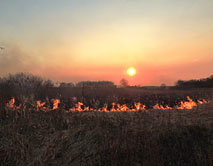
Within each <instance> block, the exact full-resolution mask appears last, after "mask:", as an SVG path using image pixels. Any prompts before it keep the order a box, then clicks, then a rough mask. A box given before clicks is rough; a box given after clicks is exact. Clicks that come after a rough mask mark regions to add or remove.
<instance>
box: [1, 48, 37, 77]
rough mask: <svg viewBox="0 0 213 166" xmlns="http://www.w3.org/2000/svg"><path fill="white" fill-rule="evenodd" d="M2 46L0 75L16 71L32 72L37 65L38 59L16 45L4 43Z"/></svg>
mask: <svg viewBox="0 0 213 166" xmlns="http://www.w3.org/2000/svg"><path fill="white" fill-rule="evenodd" d="M4 48H5V49H3V50H1V51H0V76H1V75H5V74H8V73H16V72H34V71H35V70H36V69H37V68H38V67H39V66H38V64H39V63H38V59H37V58H36V57H35V56H33V55H29V54H28V53H27V52H26V51H24V50H23V49H22V48H21V47H19V46H18V45H14V44H4Z"/></svg>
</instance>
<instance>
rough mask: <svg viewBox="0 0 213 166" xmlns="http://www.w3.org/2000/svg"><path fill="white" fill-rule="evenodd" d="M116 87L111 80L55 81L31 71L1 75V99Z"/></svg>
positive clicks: (37, 97) (43, 96)
mask: <svg viewBox="0 0 213 166" xmlns="http://www.w3.org/2000/svg"><path fill="white" fill-rule="evenodd" d="M89 87H90V88H92V87H95V88H103V89H104V88H112V89H113V88H115V87H116V85H115V84H114V83H113V82H110V81H81V82H78V83H77V84H74V83H72V82H69V83H65V82H61V83H54V82H52V81H51V80H49V79H44V78H42V77H39V76H35V75H32V74H29V73H17V74H9V75H8V76H6V77H3V78H1V77H0V100H1V98H7V99H8V98H11V96H12V97H16V96H21V95H23V96H33V97H34V98H35V99H41V98H46V97H49V96H50V95H51V94H52V93H54V92H56V93H57V94H62V93H63V92H64V91H70V90H73V89H79V90H80V89H82V88H89Z"/></svg>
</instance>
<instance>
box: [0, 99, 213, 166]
mask: <svg viewBox="0 0 213 166" xmlns="http://www.w3.org/2000/svg"><path fill="white" fill-rule="evenodd" d="M0 161H1V162H0V165H4V166H11V165H16V166H19V165H20V166H23V165H29V166H33V165H39V166H42V165H43V166H48V165H51V166H52V165H55V166H58V165H64V166H66V165H67V166H68V165H73V166H90V165H91V166H102V165H103V166H111V165H112V166H131V165H132V166H140V165H141V166H152V165H153V166H158V165H159V166H163V165H165V166H170V165H171V166H173V165H177V166H188V165H193V166H202V165H209V166H210V165H213V104H212V103H209V104H206V105H200V106H199V107H197V108H195V109H193V110H150V111H139V112H70V113H65V112H64V111H63V110H62V109H57V110H54V111H50V112H37V111H35V110H33V108H30V107H27V106H26V107H23V108H20V109H18V110H15V111H11V110H9V109H6V108H5V107H3V106H2V107H1V108H0Z"/></svg>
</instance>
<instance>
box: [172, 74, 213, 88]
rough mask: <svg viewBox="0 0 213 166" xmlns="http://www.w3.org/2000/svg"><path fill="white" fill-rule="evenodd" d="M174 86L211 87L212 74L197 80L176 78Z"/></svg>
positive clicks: (212, 82) (212, 85)
mask: <svg viewBox="0 0 213 166" xmlns="http://www.w3.org/2000/svg"><path fill="white" fill-rule="evenodd" d="M176 88H213V75H212V76H210V77H208V78H203V79H199V80H188V81H183V80H178V81H177V83H176Z"/></svg>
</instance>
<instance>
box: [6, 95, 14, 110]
mask: <svg viewBox="0 0 213 166" xmlns="http://www.w3.org/2000/svg"><path fill="white" fill-rule="evenodd" d="M14 104H15V98H14V97H13V98H12V99H11V100H10V101H9V102H8V103H7V104H6V106H7V107H8V108H15V105H14Z"/></svg>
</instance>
